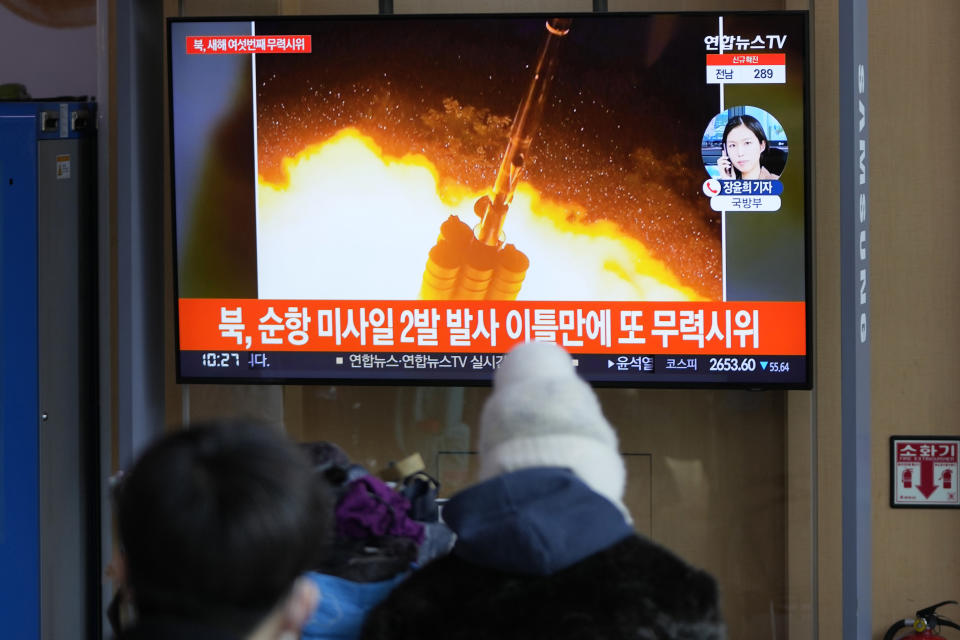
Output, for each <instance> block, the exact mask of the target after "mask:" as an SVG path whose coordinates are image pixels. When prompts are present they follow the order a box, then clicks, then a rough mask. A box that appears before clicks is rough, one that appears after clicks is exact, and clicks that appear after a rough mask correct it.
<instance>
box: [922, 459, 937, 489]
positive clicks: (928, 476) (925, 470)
mask: <svg viewBox="0 0 960 640" xmlns="http://www.w3.org/2000/svg"><path fill="white" fill-rule="evenodd" d="M917 489H919V490H920V493H922V494H923V497H924V498H929V497H930V496H931V495H933V492H934V491H936V490H937V489H939V487H938V486H937V485H935V484H934V483H933V461H931V460H924V461H922V462H921V463H920V484H918V485H917Z"/></svg>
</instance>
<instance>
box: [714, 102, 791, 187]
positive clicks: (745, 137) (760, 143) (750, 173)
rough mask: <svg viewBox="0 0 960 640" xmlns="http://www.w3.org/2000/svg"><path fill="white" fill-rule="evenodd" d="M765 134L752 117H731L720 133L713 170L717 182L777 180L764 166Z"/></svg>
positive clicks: (766, 148)
mask: <svg viewBox="0 0 960 640" xmlns="http://www.w3.org/2000/svg"><path fill="white" fill-rule="evenodd" d="M769 144H770V143H769V142H768V141H767V134H766V133H764V131H763V126H762V125H761V124H760V121H759V120H757V119H756V118H754V117H753V116H748V115H741V116H733V117H732V118H730V120H729V121H728V122H727V126H726V127H725V128H724V130H723V139H722V143H721V151H720V159H719V160H717V168H718V169H719V170H720V179H721V180H777V179H779V178H780V176H779V175H777V174H775V173H771V172H770V171H769V170H768V169H767V168H766V166H764V165H765V164H766V163H765V159H766V155H767V151H768V148H769Z"/></svg>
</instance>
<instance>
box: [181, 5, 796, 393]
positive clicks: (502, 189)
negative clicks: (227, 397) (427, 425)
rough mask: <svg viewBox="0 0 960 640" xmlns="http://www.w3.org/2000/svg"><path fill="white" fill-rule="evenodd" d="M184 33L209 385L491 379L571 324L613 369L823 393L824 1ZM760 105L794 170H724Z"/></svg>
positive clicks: (198, 305)
mask: <svg viewBox="0 0 960 640" xmlns="http://www.w3.org/2000/svg"><path fill="white" fill-rule="evenodd" d="M168 36H169V42H170V52H171V56H170V78H169V81H170V99H171V128H172V143H171V145H172V157H173V167H174V168H173V183H174V209H175V220H174V231H175V233H176V242H175V246H176V268H177V279H176V282H177V295H178V304H177V308H178V324H179V331H178V343H179V349H180V353H179V363H178V365H179V375H180V377H181V379H184V380H222V381H264V382H276V381H325V382H337V381H341V382H364V381H373V382H387V383H389V382H394V383H395V382H410V383H416V382H436V383H453V384H471V383H481V384H482V383H486V382H489V380H490V378H491V375H492V372H493V370H494V369H495V367H496V365H497V363H498V362H499V359H500V358H501V357H502V354H504V353H505V352H506V351H508V350H509V348H510V347H511V346H512V345H514V344H516V343H518V342H523V341H527V340H548V341H553V342H557V343H558V344H561V345H562V346H564V347H565V348H566V349H568V350H569V351H570V352H571V353H572V354H573V355H574V357H575V360H576V361H577V365H578V369H579V371H580V373H581V375H583V376H584V377H585V378H586V379H588V380H590V381H592V382H594V383H597V384H613V385H630V386H632V385H647V384H649V385H658V384H659V385H668V386H683V385H687V384H689V385H697V386H700V385H712V384H718V385H728V386H729V385H734V386H741V385H742V386H769V385H773V386H792V387H797V386H804V385H806V384H808V382H809V376H808V372H807V366H806V353H807V349H808V343H809V335H808V328H807V324H808V320H807V319H808V317H809V315H808V314H809V310H808V309H807V304H806V303H807V287H808V271H809V266H808V258H807V253H808V249H807V246H808V233H809V231H808V227H809V220H808V217H809V213H808V204H807V188H808V185H807V182H808V176H807V175H806V173H807V167H806V162H805V157H806V142H807V131H806V114H805V111H806V110H807V108H808V107H807V101H808V98H807V94H806V87H805V77H806V72H805V69H806V60H805V52H806V47H807V43H806V18H805V16H803V15H801V14H790V13H785V14H736V13H734V14H723V15H720V14H689V15H682V14H675V15H673V14H650V15H645V14H595V15H559V16H552V15H538V16H525V15H521V16H511V17H503V16H467V17H464V16H443V17H410V16H394V17H353V18H340V17H338V18H313V19H301V18H297V19H293V18H269V19H256V20H255V21H251V20H237V21H226V22H224V21H217V22H212V21H190V20H173V21H171V22H170V23H169V25H168ZM753 78H755V80H754V79H753ZM757 114H760V115H761V119H762V122H763V123H764V125H762V128H763V131H762V132H761V134H759V135H761V137H766V140H759V139H758V140H757V145H758V147H762V148H763V149H764V154H763V155H762V156H761V157H762V158H763V159H764V160H761V161H762V162H774V160H773V158H774V157H775V155H776V154H779V155H780V158H781V160H783V159H785V158H786V157H787V151H789V162H786V163H785V164H783V163H781V164H779V165H775V164H770V167H774V166H777V167H778V168H779V171H780V172H779V173H778V172H777V171H772V170H769V169H766V173H765V174H764V175H765V176H766V177H768V178H769V177H772V178H773V179H761V180H756V181H752V180H747V179H743V180H731V181H729V183H727V184H724V183H725V182H727V181H724V180H719V181H718V180H717V179H716V178H717V170H716V168H715V164H708V163H715V162H716V161H715V160H713V158H714V157H719V155H721V154H722V155H724V156H725V155H726V148H727V147H726V146H722V145H721V142H720V140H719V138H720V137H721V136H722V129H723V127H722V126H721V125H725V124H726V123H728V122H731V121H733V120H735V119H736V118H737V117H743V116H747V117H748V118H752V117H754V115H757ZM763 114H766V116H764V115H763ZM740 121H741V120H737V122H740ZM771 123H775V125H774V124H771ZM732 126H733V123H731V128H732ZM705 131H706V132H707V133H705ZM737 131H738V132H740V133H748V132H747V130H746V129H744V128H742V127H741V128H740V129H738V130H737ZM731 135H732V136H733V135H735V134H731ZM788 141H789V142H788ZM751 142H752V139H751ZM721 146H722V150H721ZM733 148H734V146H733V145H731V146H730V149H731V152H732V150H733ZM721 177H722V176H721ZM708 182H709V184H708ZM751 182H753V184H751ZM713 189H716V193H713V191H712V190H713Z"/></svg>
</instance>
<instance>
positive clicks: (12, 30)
mask: <svg viewBox="0 0 960 640" xmlns="http://www.w3.org/2000/svg"><path fill="white" fill-rule="evenodd" d="M8 82H17V83H20V84H23V85H26V87H27V91H29V92H30V95H31V96H32V97H33V98H47V97H52V96H64V95H69V96H77V95H86V96H93V95H95V94H96V92H97V28H96V26H94V25H91V26H88V27H79V28H72V29H53V28H50V27H43V26H40V25H37V24H34V23H32V22H30V21H28V20H24V19H23V18H21V17H20V16H18V15H17V14H15V13H12V12H11V11H10V10H9V9H6V8H5V7H3V6H0V84H6V83H8Z"/></svg>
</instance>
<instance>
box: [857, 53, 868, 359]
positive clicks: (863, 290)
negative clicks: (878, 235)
mask: <svg viewBox="0 0 960 640" xmlns="http://www.w3.org/2000/svg"><path fill="white" fill-rule="evenodd" d="M866 84H867V83H866V71H865V69H864V67H863V65H862V64H861V65H859V66H858V68H857V90H858V93H859V94H860V98H859V99H858V100H857V106H858V111H859V114H860V121H859V127H858V132H859V135H860V138H859V141H858V142H859V146H860V156H859V159H858V167H857V172H858V176H859V178H860V179H859V180H858V184H859V187H858V189H859V192H860V193H859V194H858V200H859V203H860V207H859V214H858V216H857V226H858V227H859V230H860V234H859V237H860V252H859V255H860V300H859V303H858V305H857V306H858V307H859V309H860V313H859V320H860V343H861V344H864V343H866V341H867V267H868V265H867V164H866V162H867V139H866V136H865V135H864V133H863V131H864V129H865V128H866V126H867V108H866V106H865V105H864V104H863V95H864V93H865V92H866Z"/></svg>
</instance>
